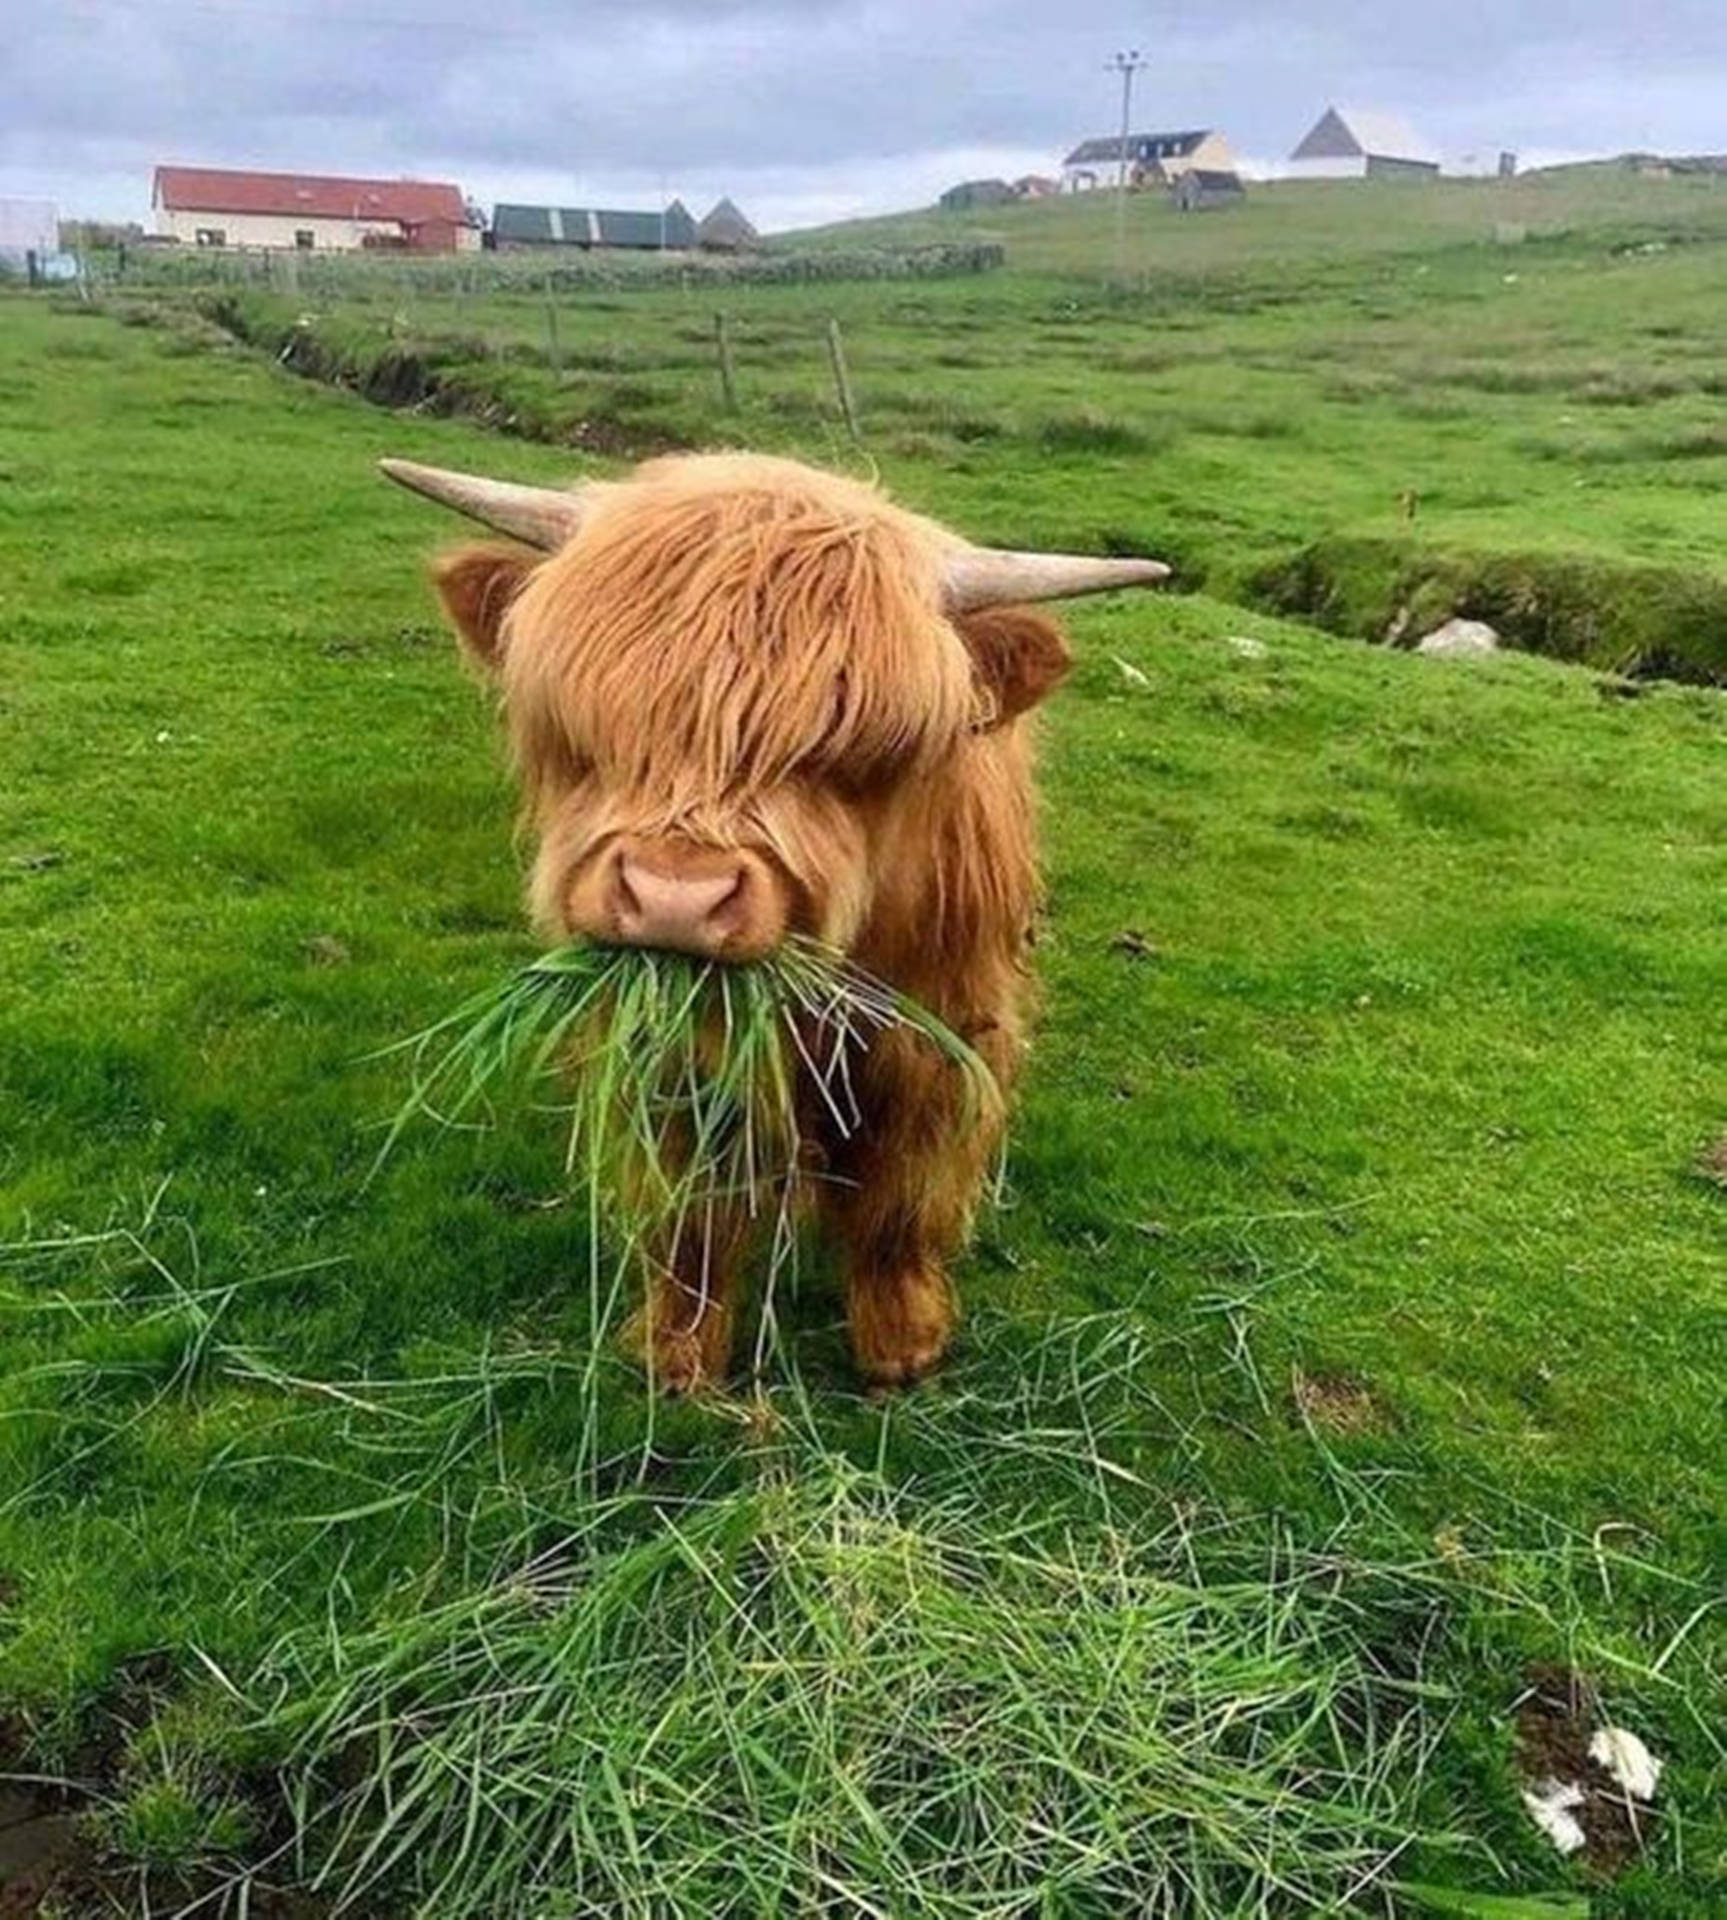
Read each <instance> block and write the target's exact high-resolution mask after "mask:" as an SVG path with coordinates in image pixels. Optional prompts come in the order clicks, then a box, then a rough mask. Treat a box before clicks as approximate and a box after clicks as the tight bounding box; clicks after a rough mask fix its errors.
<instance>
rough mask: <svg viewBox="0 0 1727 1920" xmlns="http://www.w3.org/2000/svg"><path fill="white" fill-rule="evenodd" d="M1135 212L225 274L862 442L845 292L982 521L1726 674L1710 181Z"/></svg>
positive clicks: (1569, 648)
mask: <svg viewBox="0 0 1727 1920" xmlns="http://www.w3.org/2000/svg"><path fill="white" fill-rule="evenodd" d="M1591 192H1593V194H1594V196H1595V199H1596V201H1597V202H1598V204H1595V205H1594V206H1593V208H1591V202H1590V198H1589V195H1590V194H1591ZM1105 198H1107V196H1105ZM1130 212H1131V222H1130V224H1129V225H1128V227H1127V228H1126V230H1125V231H1126V242H1125V248H1124V252H1123V256H1122V257H1123V261H1124V265H1123V268H1122V270H1121V271H1120V272H1117V271H1116V270H1115V268H1114V267H1113V265H1112V263H1113V262H1114V261H1115V259H1116V250H1115V246H1114V238H1113V234H1114V228H1113V220H1114V214H1113V209H1112V208H1110V207H1108V206H1103V205H1096V206H1094V205H1091V204H1085V203H1074V202H1066V203H1061V204H1059V205H1057V204H1051V203H1043V204H1032V205H1028V206H1026V207H1022V208H1018V209H1011V210H1009V211H1008V212H1006V213H1003V214H1000V215H998V216H996V217H995V219H994V222H993V224H989V225H984V226H970V225H966V224H963V223H960V224H956V225H953V226H950V227H941V226H940V225H939V223H936V222H935V221H934V216H930V217H927V218H923V219H921V220H920V219H919V218H916V217H912V218H908V219H902V220H900V221H898V222H893V223H888V224H887V225H886V226H885V227H883V228H881V229H879V231H878V230H877V229H874V228H872V227H871V226H870V225H869V224H868V223H866V224H865V225H864V227H863V228H862V231H863V232H864V233H865V234H866V235H868V234H871V233H875V234H876V237H878V238H880V239H882V240H884V241H889V242H892V243H894V244H895V245H897V246H901V247H903V246H904V245H905V244H907V243H913V242H916V241H918V240H920V239H924V238H927V237H929V236H930V235H931V234H932V233H935V232H938V231H942V232H946V233H947V234H948V237H949V238H953V239H959V240H969V239H972V238H977V237H989V238H994V239H996V240H997V241H1000V242H1002V243H1003V244H1004V245H1005V246H1006V249H1007V253H1008V257H1009V260H1010V263H1011V264H1010V270H1009V271H1008V272H1007V273H1005V274H1001V275H996V276H988V275H985V276H975V275H970V276H961V277H958V278H954V279H950V280H945V281H933V282H922V281H919V282H912V283H907V282H904V281H900V282H893V281H888V282H861V283H853V284H849V285H833V286H828V285H814V286H783V287H781V286H768V287H756V288H735V289H729V288H726V287H724V286H720V287H714V286H711V285H707V284H704V283H701V282H697V283H694V284H691V285H689V286H685V287H678V286H659V287H649V288H639V289H636V290H633V291H632V290H628V289H626V288H608V289H597V290H595V291H593V292H591V293H589V294H586V295H584V296H578V297H560V298H556V299H552V300H549V299H548V298H547V296H546V294H545V292H544V291H543V290H542V289H541V287H540V286H539V285H538V284H537V281H538V280H539V279H542V278H543V274H537V273H536V264H537V263H536V261H535V260H534V259H533V258H527V259H523V258H522V257H520V256H507V257H501V258H500V260H499V261H498V262H497V264H496V265H495V266H488V267H487V268H484V269H478V268H476V269H474V270H473V271H474V273H475V274H476V275H477V276H478V278H477V279H476V281H475V287H474V290H473V291H471V292H462V291H455V290H452V289H451V287H450V285H449V282H448V280H447V278H445V277H442V276H441V275H436V274H434V273H433V272H432V270H427V271H426V272H421V273H416V272H415V271H414V270H413V269H412V268H411V267H406V266H403V267H389V266H374V267H371V268H370V269H369V270H368V269H366V268H364V267H363V268H362V269H361V270H359V271H354V272H349V273H347V274H345V275H343V276H342V277H341V279H340V282H339V289H338V290H337V291H336V292H334V293H332V291H331V288H330V286H329V284H327V283H326V281H320V282H319V285H318V287H317V288H315V289H309V290H307V291H304V292H278V293H276V294H274V295H272V294H270V293H268V292H264V291H259V290H255V289H248V288H245V287H237V288H233V289H230V290H229V291H228V292H227V293H226V294H225V295H218V296H215V298H216V306H217V310H218V311H220V312H221V313H222V314H223V316H224V318H225V319H226V320H227V322H228V324H229V325H231V326H236V327H238V328H239V329H240V330H241V331H242V332H243V333H245V334H246V335H247V337H249V338H252V339H254V340H255V341H256V342H257V343H258V344H260V345H264V346H267V347H269V349H270V350H271V351H274V352H279V353H281V354H283V355H284V356H285V357H286V358H287V359H288V360H289V361H290V362H291V363H293V364H297V365H301V366H304V367H305V368H307V369H308V370H312V371H317V372H321V373H323V374H325V375H327V376H332V377H340V378H343V379H345V380H347V381H349V382H350V383H352V384H355V385H359V386H362V387H364V388H365V389H366V390H368V391H371V392H373V393H375V394H378V395H380V396H383V397H388V398H391V399H393V400H396V401H421V400H423V401H424V403H425V404H426V405H428V406H430V407H432V408H434V409H437V410H444V411H462V412H468V413H471V414H474V415H476V416H478V417H480V418H482V419H485V420H488V421H492V422H499V423H505V424H508V425H510V426H511V428H512V430H514V431H517V432H520V433H525V434H528V435H530V436H532V437H535V438H541V439H548V440H553V441H558V442H563V443H566V444H570V445H573V446H577V447H581V448H584V449H586V450H588V451H591V452H595V453H600V454H605V453H617V452H622V451H629V450H637V451H645V450H651V449H653V448H654V447H657V446H665V445H688V444H697V445H699V444H707V443H710V442H711V441H712V440H714V439H715V438H716V437H720V438H737V437H740V436H741V437H745V438H747V439H749V440H750V441H751V442H753V443H755V444H760V445H771V446H783V447H787V448H790V449H792V450H801V451H805V452H808V451H810V450H812V449H814V450H816V451H819V452H821V453H824V454H826V455H828V456H830V457H845V456H847V455H849V453H850V446H849V442H848V441H847V439H846V436H845V432H844V429H843V427H842V425H841V423H840V421H839V417H838V413H837V409H836V407H835V404H834V399H833V392H832V385H831V380H830V375H829V370H828V364H827V340H826V327H827V322H828V319H829V318H830V317H834V318H837V319H839V320H840V321H841V323H842V325H843V328H844V335H845V342H846V350H847V354H848V358H849V362H850V366H851V370H852V375H853V379H854V384H855V386H856V389H857V395H858V403H859V409H860V414H861V419H862V424H863V433H864V444H865V447H866V449H867V452H868V455H869V457H870V458H871V459H872V460H874V461H876V462H877V463H879V465H880V467H881V470H882V471H883V472H884V474H885V475H887V476H888V477H889V478H890V479H893V480H896V481H897V480H899V479H900V478H902V477H907V478H911V477H915V484H916V486H917V488H918V490H919V492H920V493H921V494H922V495H923V496H925V497H926V498H928V499H929V500H930V501H931V502H932V503H934V504H936V505H939V506H942V507H944V508H951V509H953V510H963V511H966V512H968V513H970V514H972V515H973V516H974V518H976V517H977V516H980V515H981V516H982V517H983V520H984V525H983V527H982V529H981V531H983V532H986V533H991V534H996V535H998V536H999V537H1003V538H1006V537H1024V536H1025V535H1027V534H1030V535H1035V536H1036V537H1038V538H1043V539H1049V540H1066V541H1069V542H1081V543H1085V544H1089V545H1099V544H1101V545H1103V546H1105V547H1123V548H1130V549H1131V548H1140V547H1144V548H1148V549H1150V550H1153V551H1158V552H1162V553H1165V554H1168V555H1171V556H1173V557H1174V558H1175V559H1176V560H1177V561H1178V562H1179V563H1180V565H1181V568H1182V574H1183V579H1184V583H1185V584H1186V585H1188V586H1190V587H1191V586H1204V587H1206V588H1207V589H1208V590H1210V591H1212V592H1214V593H1217V594H1220V595H1222V596H1224V597H1228V598H1232V599H1235V600H1237V601H1241V600H1247V601H1250V602H1251V603H1252V604H1255V605H1257V606H1260V607H1262V608H1266V609H1268V610H1273V611H1290V612H1296V613H1298V614H1302V615H1307V616H1312V617H1316V618H1318V619H1319V620H1320V621H1321V623H1322V624H1325V625H1327V626H1329V627H1331V628H1332V629H1334V630H1337V631H1344V632H1351V633H1356V634H1359V635H1363V636H1372V637H1378V636H1380V635H1381V634H1383V633H1384V632H1385V631H1386V630H1387V629H1388V628H1392V627H1395V629H1396V630H1397V631H1399V632H1419V631H1421V630H1423V629H1424V627H1425V625H1427V624H1433V623H1436V622H1437V620H1438V619H1440V618H1442V617H1443V616H1444V615H1445V614H1446V613H1447V612H1450V611H1452V610H1454V609H1461V610H1462V611H1464V612H1467V613H1470V614H1473V615H1477V616H1484V617H1486V618H1488V619H1490V620H1491V621H1493V622H1494V623H1495V624H1496V625H1498V626H1499V627H1500V628H1501V629H1503V630H1504V631H1505V632H1507V633H1508V635H1510V636H1511V637H1512V638H1513V639H1514V640H1515V641H1516V642H1517V643H1518V644H1521V645H1525V646H1530V647H1533V648H1535V649H1537V650H1540V651H1544V652H1549V653H1556V654H1560V655H1562V656H1566V657H1571V658H1578V659H1586V660H1589V661H1591V662H1592V663H1593V664H1596V665H1598V666H1602V667H1619V668H1628V669H1631V670H1635V671H1645V670H1650V669H1653V670H1656V671H1664V672H1675V671H1677V672H1682V673H1685V674H1687V675H1688V676H1690V677H1693V678H1710V679H1714V680H1716V681H1719V680H1721V679H1722V678H1723V677H1727V643H1724V642H1723V639H1722V634H1723V631H1724V630H1727V574H1724V573H1723V570H1722V568H1721V567H1720V564H1719V559H1718V551H1717V545H1718V543H1717V538H1716V532H1717V525H1718V522H1719V517H1720V502H1721V496H1722V489H1723V486H1724V485H1727V433H1724V430H1723V427H1722V424H1721V418H1720V397H1721V394H1722V393H1723V392H1724V391H1727V358H1724V357H1723V351H1722V347H1721V342H1720V339H1719V331H1718V328H1717V327H1716V325H1715V309H1716V306H1717V304H1718V300H1719V284H1720V252H1719V242H1720V240H1721V239H1722V238H1723V237H1724V236H1727V191H1724V190H1723V189H1721V187H1720V186H1719V184H1718V183H1715V182H1712V181H1709V180H1703V181H1692V180H1676V181H1642V180H1637V179H1634V178H1625V177H1621V176H1618V175H1615V174H1605V175H1599V176H1597V175H1585V176H1583V182H1582V183H1581V184H1580V183H1579V181H1577V180H1572V179H1568V178H1567V177H1566V176H1564V175H1559V176H1554V177H1553V178H1552V179H1550V180H1542V179H1539V178H1538V179H1535V180H1532V181H1530V182H1528V183H1517V182H1513V183H1506V184H1497V183H1495V184H1491V185H1490V184H1487V183H1462V184H1452V185H1450V186H1447V187H1444V188H1432V189H1420V188H1416V189H1409V188H1405V187H1399V186H1395V185H1393V186H1386V187H1383V188H1378V189H1362V190H1360V191H1357V190H1355V189H1353V188H1351V187H1349V186H1342V187H1337V186H1333V187H1330V188H1326V187H1323V186H1321V187H1313V186H1309V187H1305V188H1302V187H1291V186H1287V185H1280V186H1277V187H1273V188H1268V189H1265V190H1262V191H1261V192H1260V193H1259V194H1257V195H1255V196H1254V197H1253V198H1252V199H1251V200H1250V202H1249V204H1248V205H1247V207H1246V208H1244V209H1242V210H1240V211H1239V212H1231V213H1227V214H1220V215H1217V216H1185V217H1184V216H1182V215H1179V214H1176V213H1173V212H1171V211H1170V210H1169V209H1168V208H1167V207H1165V206H1164V205H1163V204H1162V203H1161V202H1160V201H1158V200H1156V199H1155V198H1152V199H1146V200H1136V201H1135V202H1134V203H1133V205H1132V207H1131V209H1130ZM857 231H858V229H856V228H845V229H839V230H836V232H837V233H838V235H840V236H841V237H845V236H851V235H853V234H855V233H856V232H857ZM1495 233H1509V234H1516V235H1520V236H1522V238H1521V240H1520V241H1519V243H1518V244H1516V245H1502V244H1497V243H1495V241H1494V240H1493V238H1492V236H1493V235H1494V234H1495ZM819 239H820V236H816V240H818V241H819ZM814 244H815V242H813V241H812V242H806V243H805V245H806V246H813V245H814ZM488 275H490V278H488V277H487V276H488ZM138 298H139V299H140V301H141V302H143V303H144V310H145V311H148V309H149V305H150V303H151V302H152V300H154V299H155V298H156V296H154V295H153V294H151V293H150V292H149V291H147V290H146V291H144V292H141V293H140V294H139V295H138ZM719 311H724V312H725V313H726V314H727V316H728V320H729V325H730V330H731V335H732V352H733V356H734V359H735V361H736V365H737V386H738V396H739V399H738V409H737V411H736V412H735V413H731V412H727V411H726V410H725V409H724V408H723V407H722V405H721V396H720V387H719V380H718V375H717V369H716V351H715V346H714V325H715V315H716V312H719ZM626 316H627V318H626ZM1028 464H1033V465H1035V467H1036V468H1037V470H1038V472H1039V474H1040V475H1041V476H1042V481H1043V483H1042V484H1040V485H1039V486H1038V487H1037V488H1035V489H1032V490H1029V491H1028V489H1027V488H1026V487H1025V486H1024V484H1023V482H1022V479H1021V476H1022V475H1023V472H1024V470H1025V468H1026V467H1027V465H1028ZM1004 477H1005V484H1004Z"/></svg>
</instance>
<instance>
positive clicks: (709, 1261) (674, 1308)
mask: <svg viewBox="0 0 1727 1920" xmlns="http://www.w3.org/2000/svg"><path fill="white" fill-rule="evenodd" d="M748 1232H749V1223H748V1221H747V1220H746V1219H744V1218H742V1217H734V1216H732V1215H731V1214H730V1213H727V1214H724V1215H721V1214H717V1213H709V1214H706V1215H703V1216H701V1217H699V1218H698V1219H694V1220H690V1221H686V1222H685V1223H683V1225H682V1227H681V1229H680V1230H679V1231H678V1233H677V1234H676V1235H675V1236H674V1237H673V1238H672V1240H671V1242H670V1244H666V1245H661V1246H659V1247H657V1248H655V1249H652V1250H651V1251H650V1252H649V1253H648V1255H647V1268H648V1272H647V1294H646V1298H645V1300H644V1301H643V1304H642V1309H641V1311H640V1313H639V1314H637V1315H636V1317H635V1319H634V1320H633V1321H632V1322H631V1325H630V1328H629V1329H628V1331H627V1332H626V1336H625V1337H626V1340H627V1342H628V1344H629V1345H631V1346H632V1347H633V1348H634V1349H635V1350H636V1351H637V1352H639V1354H640V1356H641V1358H642V1361H643V1364H644V1365H645V1366H646V1367H647V1370H648V1376H649V1378H650V1380H651V1381H652V1383H653V1384H654V1386H655V1387H657V1388H658V1389H659V1390H660V1391H661V1392H663V1393H696V1392H699V1391H700V1390H701V1389H702V1388H703V1387H709V1386H715V1385H717V1384H718V1383H719V1382H720V1381H722V1380H724V1378H725V1377H726V1374H727V1372H728V1370H729V1368H730V1365H731V1353H732V1323H733V1318H734V1312H733V1309H734V1301H735V1294H736V1285H737V1274H738V1268H739V1265H740V1264H741V1262H742V1258H743V1254H744V1250H745V1241H746V1239H747V1237H748Z"/></svg>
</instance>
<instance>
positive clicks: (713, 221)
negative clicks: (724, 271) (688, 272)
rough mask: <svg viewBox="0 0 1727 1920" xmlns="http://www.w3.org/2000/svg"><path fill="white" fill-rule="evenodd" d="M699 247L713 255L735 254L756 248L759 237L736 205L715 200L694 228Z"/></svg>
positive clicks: (723, 199) (724, 200)
mask: <svg viewBox="0 0 1727 1920" xmlns="http://www.w3.org/2000/svg"><path fill="white" fill-rule="evenodd" d="M696 240H697V242H698V244H699V245H701V246H704V247H706V248H708V249H709V250H710V251H712V252H715V253H736V252H738V251H740V250H741V249H742V248H745V247H753V246H756V245H757V244H758V243H759V242H760V240H761V235H760V234H759V233H757V232H756V230H755V228H754V227H753V226H751V225H750V223H749V221H748V220H747V219H746V218H745V217H744V215H743V213H742V212H741V211H740V210H739V208H738V207H737V205H736V204H735V203H734V202H733V201H731V200H729V199H726V198H724V197H722V198H720V199H718V200H716V201H715V202H714V204H713V205H712V206H711V207H710V208H709V209H708V211H707V213H706V214H705V215H704V216H703V217H702V221H701V224H700V225H699V226H698V227H697V228H696Z"/></svg>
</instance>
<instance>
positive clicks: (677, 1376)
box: [619, 1308, 725, 1399]
mask: <svg viewBox="0 0 1727 1920" xmlns="http://www.w3.org/2000/svg"><path fill="white" fill-rule="evenodd" d="M619 1344H620V1345H621V1346H622V1347H623V1348H624V1351H625V1352H626V1353H628V1354H629V1355H630V1356H631V1357H632V1358H633V1359H635V1360H637V1361H639V1362H640V1363H641V1365H642V1366H643V1368H644V1369H645V1370H646V1372H647V1376H648V1380H649V1382H650V1384H651V1385H652V1386H653V1387H654V1389H655V1391H656V1392H659V1393H663V1394H666V1395H668V1396H669V1397H671V1398H673V1399H677V1398H681V1397H682V1396H684V1395H687V1394H695V1393H703V1392H706V1391H707V1390H708V1389H709V1388H710V1387H714V1386H717V1385H718V1384H719V1382H720V1380H721V1378H722V1377H723V1376H724V1373H725V1355H724V1354H723V1353H719V1354H716V1353H715V1352H714V1347H715V1344H716V1343H715V1340H714V1338H713V1337H712V1336H711V1335H710V1334H709V1333H708V1332H707V1331H706V1329H702V1328H693V1327H692V1328H684V1329H682V1330H678V1329H675V1328H671V1327H664V1326H653V1325H651V1324H650V1320H649V1315H648V1313H647V1310H646V1309H645V1308H644V1309H642V1310H641V1311H639V1312H637V1313H633V1314H632V1315H631V1316H630V1318H629V1321H628V1322H627V1323H626V1325H625V1327H624V1329H623V1332H622V1334H621V1335H620V1336H619Z"/></svg>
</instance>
